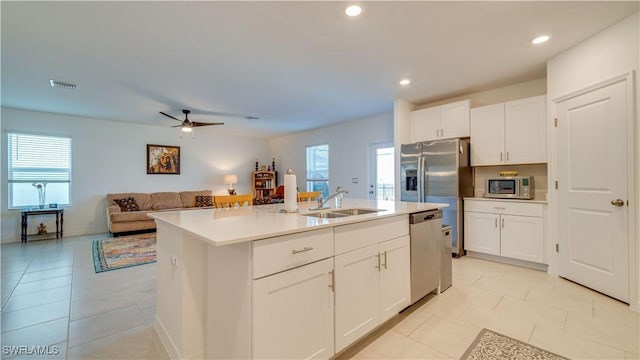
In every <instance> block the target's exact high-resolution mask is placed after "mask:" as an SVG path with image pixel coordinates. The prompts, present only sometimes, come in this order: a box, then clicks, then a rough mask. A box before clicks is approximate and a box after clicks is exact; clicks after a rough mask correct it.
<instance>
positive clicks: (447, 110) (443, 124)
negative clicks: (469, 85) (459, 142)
mask: <svg viewBox="0 0 640 360" xmlns="http://www.w3.org/2000/svg"><path fill="white" fill-rule="evenodd" d="M469 104H470V102H469V100H462V101H457V102H453V103H449V104H444V105H440V106H434V107H430V108H425V109H420V110H416V111H413V112H412V113H411V142H418V141H430V140H440V139H452V138H463V137H469Z"/></svg>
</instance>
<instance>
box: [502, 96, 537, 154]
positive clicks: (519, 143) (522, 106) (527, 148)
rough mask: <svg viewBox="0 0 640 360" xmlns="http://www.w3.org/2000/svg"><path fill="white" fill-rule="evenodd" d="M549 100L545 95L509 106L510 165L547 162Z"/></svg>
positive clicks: (507, 121) (507, 143) (508, 141)
mask: <svg viewBox="0 0 640 360" xmlns="http://www.w3.org/2000/svg"><path fill="white" fill-rule="evenodd" d="M546 99H547V97H546V96H544V95H542V96H535V97H531V98H527V99H522V100H516V101H510V102H507V103H505V137H504V138H505V150H506V157H505V160H506V163H507V164H531V163H545V162H547V127H546Z"/></svg>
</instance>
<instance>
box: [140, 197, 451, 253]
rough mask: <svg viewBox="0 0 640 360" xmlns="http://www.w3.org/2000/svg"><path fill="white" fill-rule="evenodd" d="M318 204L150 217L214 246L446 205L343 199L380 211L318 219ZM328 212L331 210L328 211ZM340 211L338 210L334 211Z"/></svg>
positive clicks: (350, 206) (352, 205)
mask: <svg viewBox="0 0 640 360" xmlns="http://www.w3.org/2000/svg"><path fill="white" fill-rule="evenodd" d="M315 206H316V203H315V202H301V203H298V207H299V210H300V212H298V213H283V212H281V210H282V209H284V204H273V205H259V206H243V207H236V208H223V209H202V210H183V211H167V212H155V213H150V214H149V216H150V217H152V218H154V219H155V220H156V222H158V221H160V222H163V223H165V224H168V225H170V226H173V227H176V228H179V229H181V230H182V231H186V232H188V233H190V234H192V235H194V236H196V237H198V238H200V239H201V240H203V241H205V242H207V243H210V244H212V245H215V246H222V245H230V244H236V243H240V242H245V241H253V240H260V239H265V238H270V237H274V236H280V235H287V234H293V233H298V232H303V231H309V230H314V229H320V228H325V227H334V226H338V225H344V224H351V223H357V222H361V221H367V220H375V219H380V218H385V217H391V216H397V215H402V214H411V213H415V212H420V211H426V210H433V209H441V208H444V207H447V206H448V205H447V204H440V203H415V202H400V201H376V200H367V199H344V200H343V206H342V209H343V210H345V209H354V208H366V209H380V210H381V211H378V212H373V213H369V214H362V215H352V216H346V217H340V218H316V217H312V216H304V215H303V214H305V213H309V212H314V211H310V210H309V209H310V208H313V207H315ZM327 210H328V209H327ZM331 210H337V209H331Z"/></svg>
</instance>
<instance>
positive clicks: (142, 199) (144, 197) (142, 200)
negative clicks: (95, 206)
mask: <svg viewBox="0 0 640 360" xmlns="http://www.w3.org/2000/svg"><path fill="white" fill-rule="evenodd" d="M128 197H132V198H134V199H135V200H136V204H138V207H139V208H140V210H151V195H149V194H145V193H118V194H107V204H109V205H117V204H116V203H115V201H113V200H115V199H124V198H128Z"/></svg>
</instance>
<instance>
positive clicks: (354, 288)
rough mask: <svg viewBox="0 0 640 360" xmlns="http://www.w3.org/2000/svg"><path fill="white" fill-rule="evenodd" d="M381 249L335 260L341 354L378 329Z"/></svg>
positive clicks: (337, 336)
mask: <svg viewBox="0 0 640 360" xmlns="http://www.w3.org/2000/svg"><path fill="white" fill-rule="evenodd" d="M379 264H380V263H379V255H378V245H377V244H375V245H370V246H368V247H365V248H361V249H358V250H354V251H351V252H348V253H344V254H342V255H338V256H336V257H335V280H336V282H335V319H336V320H335V322H336V323H335V346H336V352H338V351H341V350H342V349H344V348H345V347H346V346H348V345H350V344H351V343H353V342H354V341H356V340H357V339H358V338H360V337H361V336H363V335H364V334H366V333H367V332H369V331H370V330H372V329H373V328H375V327H376V326H378V324H379V322H380V320H379V312H378V308H379V305H378V294H379V293H380V285H379V284H380V283H379V279H378V272H379V269H378V266H379Z"/></svg>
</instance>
